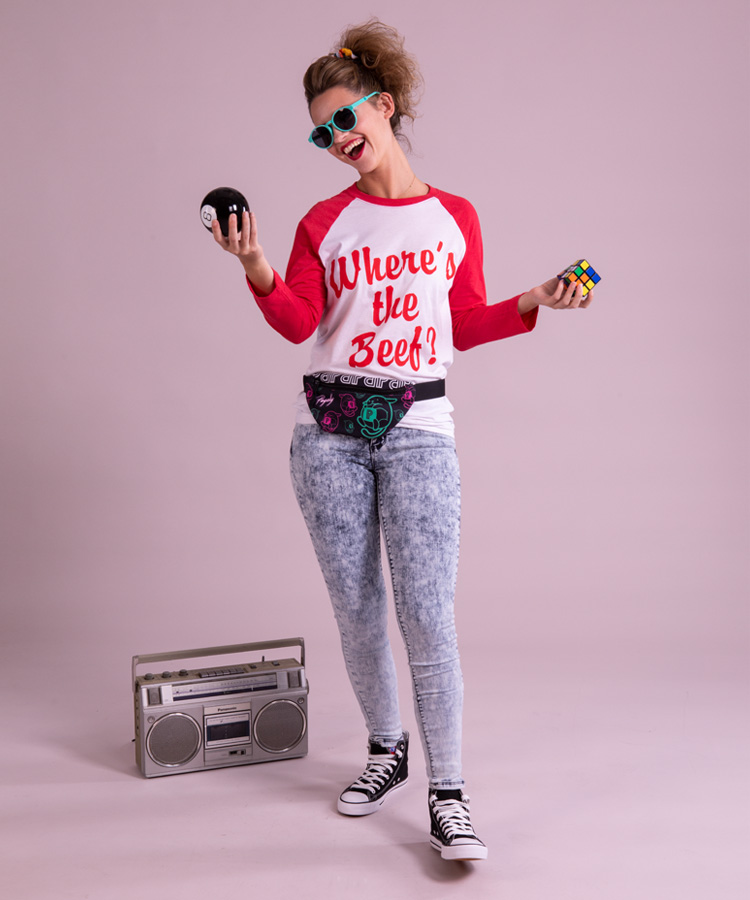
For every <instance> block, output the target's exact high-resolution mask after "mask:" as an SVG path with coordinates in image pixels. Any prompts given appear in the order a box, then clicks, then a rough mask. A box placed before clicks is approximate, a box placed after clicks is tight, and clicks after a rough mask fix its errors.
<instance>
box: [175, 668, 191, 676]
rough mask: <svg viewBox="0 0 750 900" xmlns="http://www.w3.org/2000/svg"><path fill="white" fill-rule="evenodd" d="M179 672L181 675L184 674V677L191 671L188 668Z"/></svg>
mask: <svg viewBox="0 0 750 900" xmlns="http://www.w3.org/2000/svg"><path fill="white" fill-rule="evenodd" d="M178 674H179V675H182V677H183V678H184V677H185V676H186V675H189V674H190V673H189V672H188V670H187V669H180V671H179V672H178Z"/></svg>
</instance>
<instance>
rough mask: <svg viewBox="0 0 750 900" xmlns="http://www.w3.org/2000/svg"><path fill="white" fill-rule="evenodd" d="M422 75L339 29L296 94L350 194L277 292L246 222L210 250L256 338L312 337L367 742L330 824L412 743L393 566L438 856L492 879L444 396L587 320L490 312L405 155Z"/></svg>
mask: <svg viewBox="0 0 750 900" xmlns="http://www.w3.org/2000/svg"><path fill="white" fill-rule="evenodd" d="M420 87H421V77H420V75H419V69H418V67H417V65H416V62H415V61H414V59H413V58H412V57H411V56H409V54H408V53H406V51H405V50H404V42H403V39H402V38H401V37H400V35H399V34H398V33H397V32H396V31H395V30H394V29H392V28H390V27H388V26H387V25H384V24H383V23H381V22H378V21H376V20H373V21H370V22H368V23H366V24H364V25H361V26H357V27H356V28H350V29H348V30H347V31H346V32H344V34H343V35H342V37H341V39H340V42H339V44H338V48H337V49H336V50H335V51H334V52H333V53H331V54H328V55H326V56H323V57H321V58H320V59H318V60H316V61H315V62H314V63H313V64H312V65H311V66H310V67H309V68H308V70H307V72H306V73H305V77H304V88H305V96H306V97H307V102H308V106H309V111H310V117H311V119H312V124H313V129H312V132H311V133H310V135H309V138H308V140H309V142H310V143H311V144H312V145H313V147H317V148H320V149H322V150H326V151H327V153H328V155H329V156H332V157H333V158H334V159H336V160H337V161H339V162H341V163H343V164H345V165H346V166H348V167H350V168H353V169H354V170H355V171H356V173H357V180H356V182H355V183H354V184H352V185H351V186H350V187H348V188H346V189H345V190H343V191H342V192H341V193H340V194H337V195H336V196H335V197H332V198H330V199H328V200H324V201H322V202H320V203H318V204H317V205H316V206H314V207H313V208H312V209H311V210H310V212H309V213H308V214H307V215H306V216H305V217H304V218H303V219H302V221H301V222H300V223H299V226H298V227H297V233H296V236H295V240H294V245H293V247H292V253H291V257H290V259H289V264H288V266H287V271H286V276H285V278H283V279H282V278H281V277H280V275H279V274H278V273H277V272H276V271H275V270H274V269H273V268H272V267H271V266H270V264H269V263H268V261H267V260H266V257H265V255H264V253H263V248H262V247H261V245H260V243H259V240H258V226H257V222H256V219H255V216H254V215H252V214H250V213H247V212H245V213H243V219H242V227H241V230H238V227H237V226H238V223H237V221H236V216H231V217H230V224H229V236H228V237H224V236H223V235H222V233H221V231H220V229H219V227H218V224H217V223H214V226H215V227H214V228H213V231H214V237H215V239H216V241H217V243H219V244H220V245H221V246H222V247H223V248H224V249H225V250H227V251H228V252H229V253H232V254H233V255H235V256H237V257H238V258H239V260H240V262H241V263H242V265H243V268H244V270H245V274H246V276H247V281H248V284H249V286H250V289H251V290H252V291H253V293H254V295H255V298H256V301H257V303H258V306H259V307H260V309H261V311H262V313H263V315H264V317H265V319H266V321H267V322H268V323H269V324H270V325H271V326H272V327H273V328H274V329H275V330H276V331H278V332H279V333H280V334H281V335H283V336H284V337H285V338H287V339H288V340H290V341H294V342H301V341H304V340H306V339H307V338H309V337H310V336H311V335H312V334H313V333H314V332H317V335H316V339H315V342H314V344H313V347H312V353H311V359H310V363H309V365H308V368H307V371H306V372H305V375H304V377H303V387H304V390H303V391H302V392H301V394H300V395H299V397H298V403H297V415H296V426H295V429H294V437H293V439H292V453H291V472H292V481H293V484H294V488H295V492H296V495H297V500H298V502H299V505H300V508H301V510H302V514H303V516H304V518H305V521H306V523H307V527H308V530H309V532H310V536H311V538H312V542H313V545H314V547H315V551H316V554H317V557H318V561H319V563H320V567H321V570H322V572H323V575H324V577H325V581H326V585H327V587H328V592H329V594H330V598H331V602H332V605H333V609H334V613H335V616H336V620H337V623H338V626H339V630H340V633H341V642H342V647H343V651H344V659H345V662H346V666H347V670H348V672H349V676H350V679H351V682H352V685H353V687H354V690H355V693H356V695H357V699H358V701H359V703H360V707H361V710H362V714H363V716H364V719H365V723H366V726H367V729H368V756H367V764H366V768H365V771H364V773H363V774H362V775H361V776H360V777H359V778H358V779H357V780H356V781H354V782H352V784H350V785H349V786H348V787H346V788H345V789H344V791H343V792H342V793H341V794H340V796H339V799H338V810H339V812H341V813H343V814H344V815H348V816H364V815H369V814H370V813H374V812H376V811H377V810H378V809H379V808H380V807H381V806H382V805H383V803H384V802H385V800H386V799H387V798H388V797H389V796H390V795H391V794H393V793H394V792H395V791H397V790H398V789H399V788H401V787H403V786H404V784H405V783H406V780H407V775H408V762H407V759H408V750H409V735H408V733H407V732H405V731H404V730H403V727H402V721H401V714H400V711H399V705H398V688H397V684H396V670H395V666H394V661H393V655H392V652H391V646H390V643H389V640H388V633H387V631H388V629H387V594H386V587H385V579H384V573H383V567H382V563H381V557H380V546H381V531H382V536H383V538H384V540H385V544H386V547H387V549H388V557H389V560H388V561H389V564H390V575H391V582H392V585H393V595H394V601H395V606H396V614H397V618H398V622H399V626H400V628H401V632H402V635H403V639H404V644H405V646H406V650H407V654H408V658H409V665H410V668H411V675H412V686H413V693H414V699H415V709H416V720H417V725H418V728H419V733H420V738H421V741H422V747H423V750H424V756H425V761H426V767H427V776H428V779H429V796H428V810H429V816H430V825H431V833H430V843H431V845H432V846H433V847H434V848H435V849H436V850H438V851H439V852H440V854H441V856H442V857H443V858H444V859H484V858H485V857H486V856H487V848H486V847H485V845H484V844H483V843H482V841H481V840H479V838H478V837H477V836H476V834H475V832H474V829H473V827H472V824H471V821H470V818H469V803H468V798H467V796H466V794H464V793H463V786H464V781H463V777H462V770H461V721H462V709H463V680H462V675H461V664H460V659H459V653H458V643H457V638H456V631H455V625H454V591H455V585H456V570H457V565H458V538H459V509H460V487H459V471H458V462H457V459H456V450H455V442H454V438H453V420H452V417H451V412H452V410H453V407H452V406H451V404H450V402H449V401H448V398H447V397H446V396H445V377H446V373H447V371H448V368H449V367H450V366H451V364H452V362H453V351H454V348H457V349H459V350H466V349H469V348H471V347H475V346H476V345H478V344H482V343H485V342H488V341H496V340H499V339H500V338H506V337H510V336H512V335H516V334H524V333H526V332H529V331H531V330H532V329H533V328H534V326H535V324H536V319H537V312H538V308H539V306H540V305H543V306H550V307H553V308H576V307H584V306H588V305H589V303H590V302H591V295H592V293H593V292H590V293H589V295H588V296H587V298H586V299H585V300H584V299H583V297H582V294H581V289H580V287H578V288H576V287H575V286H574V285H571V286H570V287H567V286H566V285H564V283H563V282H562V281H558V279H557V278H552V279H550V280H549V281H547V282H545V283H544V284H542V285H540V286H539V287H536V288H533V289H532V290H530V291H527V292H526V293H525V294H522V295H518V296H515V297H512V298H511V299H510V300H505V301H504V302H502V303H496V304H493V305H488V303H487V296H486V291H485V285H484V274H483V270H482V238H481V232H480V228H479V222H478V219H477V215H476V212H475V211H474V208H473V207H472V206H471V204H470V203H469V202H468V201H466V200H464V199H462V198H461V197H456V196H454V195H453V194H448V193H446V192H445V191H441V190H439V189H437V188H435V187H433V186H431V185H427V184H425V183H424V182H423V181H421V180H420V179H419V178H417V176H416V174H415V173H414V171H413V170H412V168H411V164H410V162H409V160H408V158H407V156H406V154H405V152H404V149H403V147H402V146H401V143H400V142H399V138H400V137H403V135H402V133H401V130H400V129H401V124H402V121H403V120H404V119H413V118H414V116H415V115H416V111H415V103H416V97H417V94H418V91H419V88H420Z"/></svg>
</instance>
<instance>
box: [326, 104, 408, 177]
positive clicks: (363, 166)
mask: <svg viewBox="0 0 750 900" xmlns="http://www.w3.org/2000/svg"><path fill="white" fill-rule="evenodd" d="M359 99H361V98H360V96H358V95H357V94H353V93H352V92H351V91H350V90H349V89H348V88H344V87H334V88H330V89H329V90H327V91H325V93H323V94H319V95H318V96H317V97H316V98H315V99H314V100H313V101H312V103H311V104H310V118H311V119H312V121H313V125H315V126H318V125H325V124H326V123H329V127H333V126H331V125H330V119H331V116H332V115H333V114H334V113H335V112H336V110H337V109H340V108H341V107H342V106H349V105H350V104H351V103H356V101H357V100H359ZM354 112H355V114H356V116H357V124H356V125H355V126H354V128H353V129H352V131H337V130H336V128H333V144H331V146H330V147H329V148H328V152H329V153H330V154H331V155H332V156H335V157H336V159H340V160H341V162H344V163H346V164H347V165H349V166H352V167H353V168H355V169H356V170H357V171H358V172H359V174H360V175H365V174H366V173H368V172H372V171H373V169H376V168H377V167H378V166H379V165H380V164H381V163H382V162H383V160H384V158H385V157H386V156H387V154H388V153H389V152H390V150H391V149H392V145H393V142H394V140H395V137H394V134H393V130H392V129H391V124H390V118H391V116H392V115H393V100H392V98H391V96H390V94H378V95H377V96H376V97H373V98H372V99H371V100H366V101H365V102H364V103H361V104H360V105H359V106H358V107H357V108H356V109H355V110H354Z"/></svg>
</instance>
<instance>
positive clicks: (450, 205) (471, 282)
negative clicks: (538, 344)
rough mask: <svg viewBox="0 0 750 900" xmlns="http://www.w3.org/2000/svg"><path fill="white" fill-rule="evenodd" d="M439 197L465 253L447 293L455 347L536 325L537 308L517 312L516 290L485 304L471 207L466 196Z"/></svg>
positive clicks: (477, 233)
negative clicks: (461, 197)
mask: <svg viewBox="0 0 750 900" xmlns="http://www.w3.org/2000/svg"><path fill="white" fill-rule="evenodd" d="M440 199H441V202H442V203H443V205H444V206H445V208H446V209H447V210H448V212H449V213H450V214H451V215H452V216H453V218H454V219H455V221H456V224H457V225H458V227H459V228H460V229H461V233H462V234H463V236H464V240H465V241H466V253H465V254H464V258H463V260H462V261H461V263H460V265H459V266H458V269H457V270H456V274H455V276H454V278H453V285H452V286H451V289H450V292H449V295H448V296H449V300H450V307H451V318H452V320H453V346H454V347H455V348H456V349H457V350H470V349H471V348H472V347H476V346H477V345H479V344H486V343H487V342H489V341H498V340H500V339H501V338H506V337H512V336H513V335H515V334H526V332H528V331H531V330H532V329H533V328H534V326H535V325H536V318H537V314H538V309H534V310H532V311H531V312H529V313H526V314H525V315H523V316H522V315H520V313H519V312H518V298H519V297H520V296H521V295H520V294H518V295H517V296H515V297H511V299H510V300H503V301H502V302H501V303H493V304H492V305H491V306H490V305H488V304H487V289H486V287H485V283H484V251H483V248H482V232H481V229H480V226H479V218H478V216H477V214H476V210H475V209H474V207H473V206H472V205H471V204H470V203H468V202H467V201H466V200H461V199H460V198H458V197H453V196H451V195H449V194H448V195H447V194H441V195H440Z"/></svg>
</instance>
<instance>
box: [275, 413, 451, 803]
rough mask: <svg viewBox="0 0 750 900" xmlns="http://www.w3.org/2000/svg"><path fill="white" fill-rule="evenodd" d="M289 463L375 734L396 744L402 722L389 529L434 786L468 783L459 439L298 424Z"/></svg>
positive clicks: (417, 705)
mask: <svg viewBox="0 0 750 900" xmlns="http://www.w3.org/2000/svg"><path fill="white" fill-rule="evenodd" d="M291 473H292V483H293V485H294V489H295V492H296V495H297V500H298V502H299V505H300V508H301V510H302V514H303V516H304V518H305V521H306V523H307V527H308V530H309V532H310V536H311V537H312V542H313V546H314V548H315V552H316V554H317V557H318V562H319V563H320V568H321V570H322V572H323V577H324V578H325V581H326V585H327V587H328V592H329V594H330V597H331V602H332V604H333V611H334V614H335V616H336V621H337V623H338V626H339V632H340V635H341V645H342V648H343V651H344V660H345V662H346V667H347V671H348V673H349V678H350V680H351V683H352V686H353V688H354V691H355V693H356V696H357V699H358V700H359V704H360V706H361V708H362V712H363V714H364V717H365V721H366V723H367V727H368V729H369V737H370V740H371V741H374V742H376V743H379V744H382V745H384V746H387V745H389V744H394V743H395V742H396V741H397V740H398V739H399V738H400V737H401V733H402V727H401V716H400V713H399V707H398V693H397V685H396V671H395V667H394V663H393V655H392V653H391V646H390V642H389V640H388V635H387V626H386V622H387V596H386V587H385V580H384V577H383V568H382V564H381V553H380V531H381V528H382V530H383V536H384V538H385V546H386V550H387V553H388V562H389V565H390V572H391V580H392V584H393V593H394V598H395V604H396V616H397V620H398V624H399V627H400V629H401V634H402V635H403V639H404V644H405V646H406V651H407V654H408V659H409V666H410V668H411V675H412V682H413V691H414V704H415V709H416V715H417V722H418V724H419V730H420V735H421V738H422V745H423V747H424V753H425V760H426V762H427V775H428V778H429V782H430V787H431V788H458V787H462V786H463V779H462V777H461V720H462V712H463V679H462V676H461V666H460V661H459V656H458V645H457V641H456V630H455V624H454V614H453V597H454V592H455V586H456V569H457V565H458V543H459V519H460V481H459V471H458V459H457V457H456V449H455V443H454V440H453V438H452V437H447V436H445V435H442V434H435V433H433V432H429V431H422V430H417V429H413V428H403V427H400V428H394V429H393V430H391V431H389V432H388V434H387V435H385V437H384V438H380V439H378V440H373V441H370V440H367V439H365V438H358V437H351V436H349V435H343V434H329V433H326V432H324V431H323V430H322V429H321V428H319V427H318V426H317V425H300V424H298V425H296V427H295V429H294V437H293V439H292V448H291Z"/></svg>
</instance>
